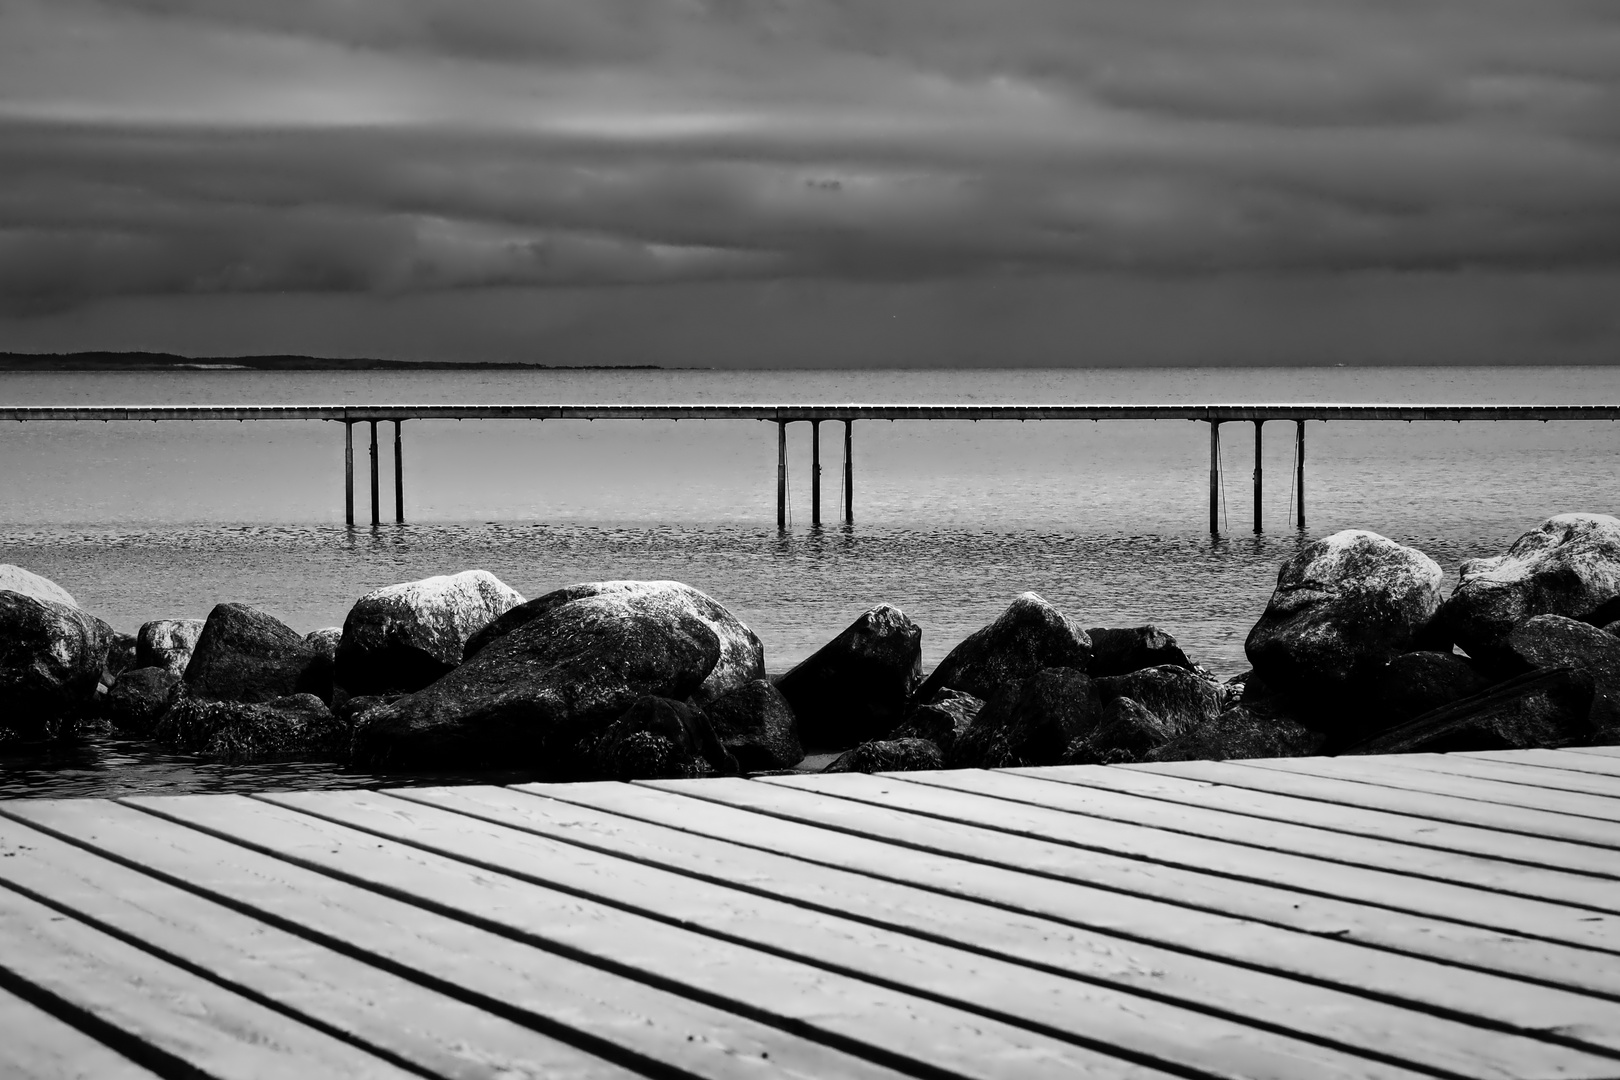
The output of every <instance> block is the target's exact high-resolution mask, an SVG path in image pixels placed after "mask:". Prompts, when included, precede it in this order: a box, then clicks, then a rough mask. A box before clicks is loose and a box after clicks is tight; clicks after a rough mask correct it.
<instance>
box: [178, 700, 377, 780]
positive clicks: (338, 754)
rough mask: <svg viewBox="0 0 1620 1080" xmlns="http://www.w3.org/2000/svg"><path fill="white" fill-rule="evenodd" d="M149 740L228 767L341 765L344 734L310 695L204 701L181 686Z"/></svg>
mask: <svg viewBox="0 0 1620 1080" xmlns="http://www.w3.org/2000/svg"><path fill="white" fill-rule="evenodd" d="M152 737H153V738H154V739H156V740H157V741H159V742H161V743H163V744H165V745H167V746H171V747H173V748H175V749H177V750H184V751H187V752H189V753H194V754H200V755H201V756H203V757H205V758H209V759H210V760H214V761H222V762H225V763H227V764H232V765H242V764H249V763H252V762H260V761H288V760H299V761H311V760H315V761H335V760H341V758H342V757H343V756H344V754H345V753H346V751H347V749H348V746H347V743H348V730H347V728H346V727H345V726H344V725H343V724H341V723H339V722H338V720H337V719H336V718H335V717H333V715H332V712H331V710H330V709H328V708H327V707H326V703H325V702H324V701H322V700H321V699H320V698H318V697H316V696H315V695H314V694H291V695H288V696H286V697H280V698H274V699H272V700H270V701H261V702H253V703H248V702H241V701H209V700H204V699H201V698H197V697H194V696H193V695H192V694H190V693H189V692H187V690H186V688H185V685H184V684H181V685H179V686H177V687H175V689H174V690H173V691H171V694H170V704H169V707H168V709H167V710H166V711H165V712H164V713H163V715H162V716H161V717H160V718H159V719H158V721H157V724H156V725H155V726H154V727H153V729H152Z"/></svg>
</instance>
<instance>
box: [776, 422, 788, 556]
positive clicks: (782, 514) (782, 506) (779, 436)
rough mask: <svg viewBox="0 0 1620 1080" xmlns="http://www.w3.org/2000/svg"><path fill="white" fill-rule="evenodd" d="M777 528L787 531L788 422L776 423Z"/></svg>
mask: <svg viewBox="0 0 1620 1080" xmlns="http://www.w3.org/2000/svg"><path fill="white" fill-rule="evenodd" d="M776 527H777V529H778V530H784V531H785V530H786V529H787V421H785V420H778V421H777V422H776Z"/></svg>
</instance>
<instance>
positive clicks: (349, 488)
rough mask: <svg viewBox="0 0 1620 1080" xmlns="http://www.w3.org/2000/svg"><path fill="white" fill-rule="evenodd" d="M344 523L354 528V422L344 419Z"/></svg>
mask: <svg viewBox="0 0 1620 1080" xmlns="http://www.w3.org/2000/svg"><path fill="white" fill-rule="evenodd" d="M343 523H344V524H345V525H347V526H348V527H349V528H351V529H352V528H354V424H353V422H352V421H349V420H345V421H343Z"/></svg>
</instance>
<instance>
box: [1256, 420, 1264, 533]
mask: <svg viewBox="0 0 1620 1080" xmlns="http://www.w3.org/2000/svg"><path fill="white" fill-rule="evenodd" d="M1265 423H1266V422H1265V421H1264V420H1256V421H1255V422H1254V533H1255V535H1256V536H1259V535H1260V531H1261V529H1260V493H1261V482H1260V481H1261V475H1262V471H1263V469H1264V466H1263V465H1262V464H1261V462H1260V447H1261V437H1260V432H1261V429H1262V428H1263V427H1264V426H1265Z"/></svg>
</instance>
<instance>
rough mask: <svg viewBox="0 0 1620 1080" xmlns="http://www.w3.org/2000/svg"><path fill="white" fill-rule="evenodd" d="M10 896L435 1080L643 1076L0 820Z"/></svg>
mask: <svg viewBox="0 0 1620 1080" xmlns="http://www.w3.org/2000/svg"><path fill="white" fill-rule="evenodd" d="M0 852H3V853H4V854H5V856H6V863H5V871H6V882H7V884H8V885H9V886H10V887H11V888H13V889H16V890H18V891H21V892H25V893H26V894H28V895H29V896H30V897H32V898H33V899H35V900H39V901H41V902H43V903H46V904H49V905H50V906H52V907H54V908H56V909H57V910H58V911H61V912H64V913H67V914H70V915H72V916H73V917H75V918H77V919H79V920H81V921H83V922H86V923H89V924H91V925H94V926H95V927H97V929H100V930H103V931H106V932H108V933H111V934H113V935H115V936H117V937H119V938H120V939H122V940H124V941H126V942H128V943H130V944H132V945H136V946H138V947H140V948H142V949H145V950H146V951H148V952H151V953H153V954H155V955H157V956H160V957H161V958H162V959H163V960H164V961H166V962H169V963H173V964H176V965H178V966H181V967H184V968H186V969H187V970H190V971H192V972H194V973H195V974H198V975H201V976H202V977H204V978H207V979H209V980H211V981H213V982H217V983H220V984H221V985H223V986H225V987H226V988H227V989H230V990H232V991H234V992H236V993H239V994H242V995H243V996H244V997H249V998H252V999H254V1000H256V1001H259V1002H261V1003H263V1004H268V1005H271V1006H272V1007H274V1008H278V1009H280V1010H282V1011H285V1012H288V1013H290V1014H292V1015H294V1016H295V1017H296V1018H297V1019H299V1020H300V1022H302V1023H305V1024H308V1025H310V1026H311V1027H316V1028H319V1029H321V1030H323V1031H326V1032H327V1033H329V1034H334V1035H338V1036H339V1037H341V1038H344V1039H346V1040H348V1041H351V1042H355V1043H357V1044H359V1045H361V1046H363V1047H364V1048H366V1049H367V1050H369V1051H371V1052H372V1053H375V1054H377V1055H378V1056H380V1057H384V1058H387V1059H388V1060H391V1061H394V1062H396V1063H398V1064H403V1065H406V1066H408V1067H412V1068H417V1069H421V1070H424V1071H426V1072H428V1073H430V1074H432V1075H434V1076H442V1077H447V1078H458V1080H460V1078H465V1080H492V1078H494V1077H497V1076H500V1077H510V1078H513V1080H516V1078H518V1077H554V1078H558V1080H562V1078H574V1080H624V1078H628V1077H631V1076H637V1075H640V1074H639V1073H635V1072H632V1071H631V1070H629V1069H627V1068H625V1067H624V1066H622V1065H616V1064H613V1063H611V1062H607V1061H604V1060H602V1059H601V1058H599V1057H596V1056H595V1055H593V1054H588V1053H586V1052H585V1051H583V1050H580V1049H578V1048H577V1047H574V1046H570V1045H568V1044H567V1043H564V1042H560V1041H558V1040H557V1039H554V1038H551V1037H549V1036H547V1035H543V1034H541V1033H540V1032H537V1031H533V1030H531V1029H529V1028H525V1027H522V1026H520V1025H518V1024H515V1023H513V1022H512V1021H510V1020H506V1019H503V1018H501V1017H498V1016H493V1015H491V1014H489V1013H488V1012H485V1011H484V1010H482V1009H478V1008H476V1007H474V1006H472V1005H468V1004H466V1003H465V1002H462V1001H459V1000H457V999H455V998H453V997H448V996H446V995H444V994H440V993H436V992H434V991H432V990H428V989H425V988H424V987H421V986H419V985H417V984H416V983H413V982H409V981H407V980H405V979H403V978H401V977H400V976H398V975H394V974H391V973H389V972H386V971H383V970H381V969H379V968H376V967H372V966H371V965H369V964H365V963H362V962H360V961H358V960H355V959H353V958H352V957H349V956H345V955H343V954H342V953H338V952H334V951H333V950H331V949H328V948H324V947H323V946H321V945H318V944H315V943H314V942H312V941H309V940H308V939H306V938H302V937H299V936H297V935H295V934H291V933H288V932H287V931H285V930H282V929H279V928H277V927H274V926H269V925H266V924H265V923H263V922H261V921H259V920H257V919H254V918H252V917H250V916H248V915H245V914H242V913H241V912H239V911H235V910H233V909H231V908H227V907H224V906H222V905H220V904H217V903H214V902H212V901H209V900H205V899H203V898H202V897H200V896H197V895H195V894H193V893H190V892H186V891H185V890H183V889H180V888H178V887H176V886H174V885H170V884H168V883H166V882H163V881H160V880H158V879H157V878H154V877H151V876H149V875H147V874H143V873H139V872H138V871H135V870H132V869H130V868H128V867H126V866H123V865H121V864H119V863H115V862H112V861H110V860H108V859H105V858H102V857H99V856H97V855H94V854H91V853H90V852H87V851H85V850H83V849H82V848H77V847H74V846H72V845H70V844H67V843H66V842H64V841H62V840H58V839H56V838H55V837H53V836H49V835H47V834H45V833H42V832H39V831H37V830H35V829H32V828H29V827H27V826H24V825H22V824H20V823H18V822H14V821H8V820H4V819H0Z"/></svg>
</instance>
